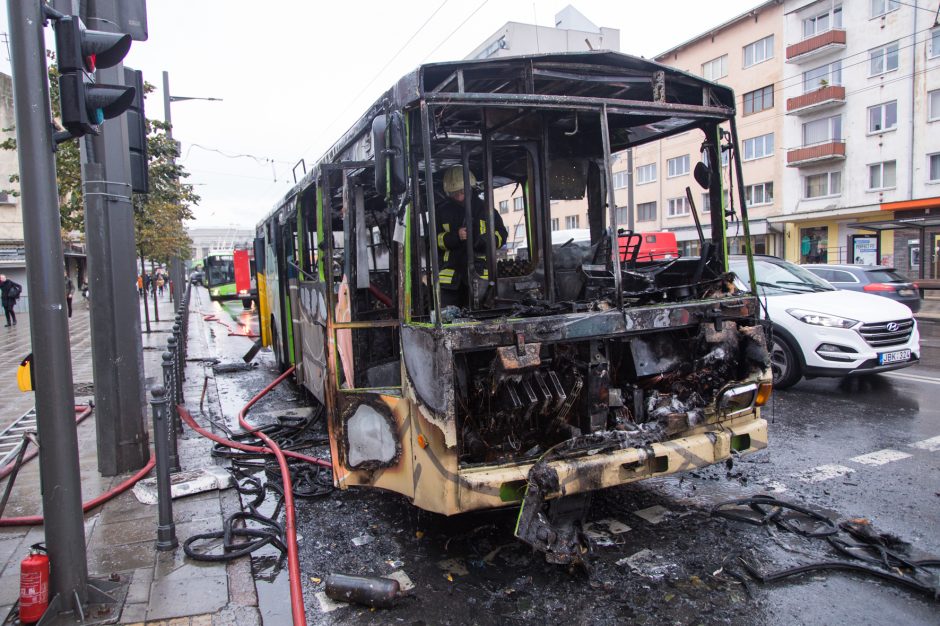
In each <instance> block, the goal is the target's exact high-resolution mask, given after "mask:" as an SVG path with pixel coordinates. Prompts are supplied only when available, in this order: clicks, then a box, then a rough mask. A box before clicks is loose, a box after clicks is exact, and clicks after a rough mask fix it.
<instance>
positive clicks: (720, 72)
mask: <svg viewBox="0 0 940 626" xmlns="http://www.w3.org/2000/svg"><path fill="white" fill-rule="evenodd" d="M727 75H728V55H727V54H723V55H721V56H720V57H718V58H717V59H712V60H711V61H708V62H707V63H702V77H703V78H705V80H718V79H719V78H724V77H725V76H727Z"/></svg>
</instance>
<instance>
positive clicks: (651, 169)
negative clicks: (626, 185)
mask: <svg viewBox="0 0 940 626" xmlns="http://www.w3.org/2000/svg"><path fill="white" fill-rule="evenodd" d="M655 182H656V164H655V163H650V164H649V165H641V166H640V167H638V168H636V184H637V185H645V184H646V183H655Z"/></svg>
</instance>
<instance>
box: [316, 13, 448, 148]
mask: <svg viewBox="0 0 940 626" xmlns="http://www.w3.org/2000/svg"><path fill="white" fill-rule="evenodd" d="M448 2H450V0H444V2H442V3H441V4H440V5H439V6H438V7H437V8H436V9H435V10H434V12H433V13H431V15H430V16H429V17H428V18H427V19H426V20H424V22H423V23H422V24H421V26H419V27H418V29H417V30H415V32H413V33H412V34H411V36H410V37H409V38H408V39H407V40H406V41H405V43H404V44H402V46H401V47H400V48H399V49H398V51H397V52H395V54H393V55H392V57H391V58H390V59H389V60H388V62H387V63H386V64H385V65H384V66H382V69H380V70H379V71H378V72H376V74H375V76H373V77H372V78H371V79H370V80H369V82H367V83H366V85H365V86H364V87H363V88H362V89H361V90H360V91H359V93H358V94H356V96H355V97H353V98H352V100H351V101H350V102H351V103H353V104H355V103H356V102H357V101H358V100H359V98H361V97H362V95H363V94H364V93H365V92H366V91H367V90H368V88H369V87H371V86H372V84H373V83H374V82H375V81H376V80H378V79H379V77H380V76H381V75H382V72H384V71H385V70H386V69H388V67H389V66H390V65H391V64H392V62H393V61H395V59H397V58H398V57H399V56H400V55H401V53H402V52H404V51H405V49H406V48H407V47H408V46H409V45H410V44H411V42H412V41H414V39H415V37H417V36H418V35H419V34H420V33H421V31H423V30H424V29H425V27H426V26H427V25H428V24H429V23H430V22H431V20H432V19H434V16H436V15H437V14H438V13H439V12H440V10H441V9H443V8H444V5H446V4H447V3H448ZM346 113H347V110H346V109H344V110H343V112H342V113H340V114H339V115H337V116H336V117H335V118H333V120H332V121H331V122H330V123H329V124H327V125H326V126H325V127H324V128H323V130H322V131H321V132H320V134H319V135H317V137H316V139H314V140H313V142H311V143H310V144H309V145H308V146H307V147H306V148H304V149H303V150H301V151H300V154H301V155H303V154H306V153H307V152H308V151H309V150H311V149H312V148H313V147H314V146H315V145H316V144H317V142H319V141H320V140H321V139H323V137H324V135H326V133H327V132H329V131H330V130H332V128H333V126H335V125H336V123H337V122H339V121H340V119H342V117H343V116H344V115H345V114H346Z"/></svg>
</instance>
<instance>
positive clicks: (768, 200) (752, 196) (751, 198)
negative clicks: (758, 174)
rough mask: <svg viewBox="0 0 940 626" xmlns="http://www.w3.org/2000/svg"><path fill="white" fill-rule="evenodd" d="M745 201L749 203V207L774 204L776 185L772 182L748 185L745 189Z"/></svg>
mask: <svg viewBox="0 0 940 626" xmlns="http://www.w3.org/2000/svg"><path fill="white" fill-rule="evenodd" d="M744 199H745V200H746V201H747V205H748V206H758V205H761V204H773V201H774V184H773V183H772V182H770V183H758V184H756V185H748V186H746V187H745V188H744Z"/></svg>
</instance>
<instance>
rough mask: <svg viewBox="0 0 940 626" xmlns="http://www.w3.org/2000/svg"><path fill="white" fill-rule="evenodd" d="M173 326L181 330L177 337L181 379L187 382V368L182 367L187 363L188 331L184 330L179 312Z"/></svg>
mask: <svg viewBox="0 0 940 626" xmlns="http://www.w3.org/2000/svg"><path fill="white" fill-rule="evenodd" d="M173 326H174V328H175V327H179V330H180V333H179V335H177V336H176V341H178V342H179V344H178V345H179V350H180V365H181V369H180V377H181V378H182V379H183V380H186V368H185V367H182V365H183V364H184V363H186V331H184V330H183V315H182V314H181V313H180V312H179V311H177V312H176V323H175V324H173Z"/></svg>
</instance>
